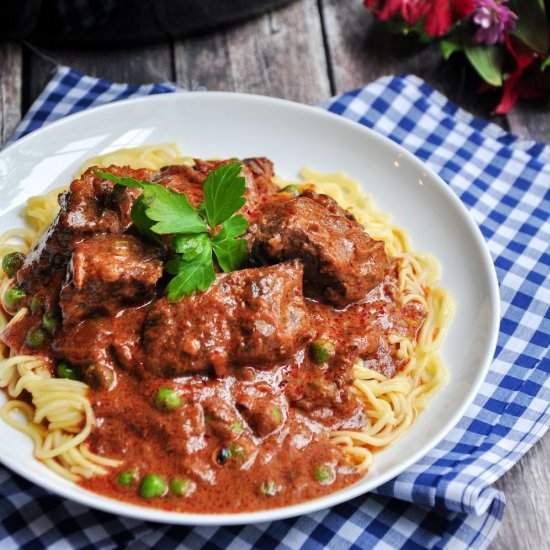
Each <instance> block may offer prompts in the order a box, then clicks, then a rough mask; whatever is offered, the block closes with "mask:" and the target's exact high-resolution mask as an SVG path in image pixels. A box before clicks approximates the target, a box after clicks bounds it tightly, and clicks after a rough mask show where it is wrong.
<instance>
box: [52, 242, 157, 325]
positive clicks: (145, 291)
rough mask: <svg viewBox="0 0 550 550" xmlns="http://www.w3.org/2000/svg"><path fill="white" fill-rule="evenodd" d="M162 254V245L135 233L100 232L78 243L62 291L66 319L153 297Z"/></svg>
mask: <svg viewBox="0 0 550 550" xmlns="http://www.w3.org/2000/svg"><path fill="white" fill-rule="evenodd" d="M159 256H160V253H159V249H158V248H156V247H153V246H149V245H146V244H144V243H142V242H141V241H140V240H139V239H137V238H136V237H132V236H131V235H112V234H102V235H101V234H100V235H94V236H93V237H88V238H86V239H84V240H82V241H81V242H79V243H78V244H76V245H75V247H74V250H73V253H72V257H71V262H70V264H69V272H68V278H67V281H66V283H65V284H64V285H63V288H62V290H61V295H60V305H61V310H62V312H63V323H64V324H65V325H71V324H76V323H78V322H80V321H81V320H83V319H85V318H87V317H90V316H93V315H114V314H116V312H117V311H118V310H119V309H120V308H121V307H123V306H124V305H128V304H133V305H135V304H139V303H144V302H147V301H149V300H151V299H152V298H153V296H154V295H155V284H156V282H157V281H158V279H159V278H160V277H161V276H162V271H163V267H162V261H161V260H160V258H159Z"/></svg>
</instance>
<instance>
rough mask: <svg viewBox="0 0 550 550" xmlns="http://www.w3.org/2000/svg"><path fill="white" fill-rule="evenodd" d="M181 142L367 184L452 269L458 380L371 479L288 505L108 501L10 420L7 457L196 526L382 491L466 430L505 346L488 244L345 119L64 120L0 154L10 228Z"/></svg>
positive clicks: (194, 101)
mask: <svg viewBox="0 0 550 550" xmlns="http://www.w3.org/2000/svg"><path fill="white" fill-rule="evenodd" d="M172 140H178V141H179V143H180V145H181V146H182V148H183V150H184V152H185V154H190V155H194V156H196V157H203V158H208V157H250V156H267V157H269V158H270V159H272V160H273V161H274V162H275V168H276V171H277V173H278V174H280V175H282V176H284V177H289V178H292V177H296V175H297V172H298V170H299V169H300V168H301V167H302V166H304V165H308V166H311V167H313V168H315V169H317V170H321V171H325V172H332V171H342V170H344V171H346V172H348V173H349V174H350V175H351V176H353V177H354V178H356V179H358V180H360V181H361V182H362V183H363V185H364V188H365V191H367V192H369V193H371V194H372V195H373V196H374V197H375V200H376V203H377V204H378V206H380V207H381V208H383V209H384V210H388V211H390V212H392V213H393V214H394V221H395V222H396V223H397V224H398V225H401V226H403V227H404V228H406V229H407V231H408V232H409V233H410V235H411V236H412V238H413V245H414V247H415V249H417V250H424V251H427V252H430V253H432V254H434V255H435V256H436V257H437V258H439V260H440V261H441V264H442V266H443V280H442V286H444V287H446V288H448V289H449V290H450V292H451V293H452V295H453V297H454V299H455V300H456V304H457V313H456V315H455V318H454V320H453V322H452V325H451V328H450V331H449V335H448V337H447V340H446V341H445V343H444V346H443V349H442V355H443V360H444V362H445V364H446V365H447V367H448V369H449V371H450V382H449V384H448V385H447V386H446V387H445V388H444V389H443V390H442V391H441V392H440V393H439V394H438V395H437V396H436V397H435V398H434V399H433V400H432V401H431V402H430V403H429V405H428V408H427V410H426V411H424V412H423V413H422V414H420V415H419V418H418V420H417V422H416V424H415V426H414V427H413V429H412V430H411V431H410V432H409V433H407V434H406V435H405V436H404V437H402V438H401V439H399V440H398V441H397V442H396V443H395V444H394V445H392V446H391V447H389V448H387V449H384V450H383V451H381V452H380V453H378V454H377V455H376V457H375V458H376V459H375V463H374V466H373V467H372V469H371V471H370V472H369V473H368V474H367V476H366V477H365V478H364V479H363V480H361V481H359V482H358V483H356V484H355V485H353V486H351V487H349V488H347V489H344V490H342V491H339V492H337V493H334V494H331V495H329V496H325V497H323V498H320V499H317V500H313V501H309V502H305V503H303V504H297V505H294V506H289V507H286V508H278V509H274V510H268V511H261V512H254V513H242V514H216V515H209V514H183V513H174V512H167V511H162V510H158V509H152V508H146V507H140V506H135V505H131V504H127V503H124V502H119V501H116V500H112V499H109V498H106V497H102V496H99V495H96V494H94V493H91V492H88V491H85V490H84V489H82V488H80V487H79V486H77V485H74V484H73V483H71V482H68V481H65V480H63V479H61V478H60V477H58V476H57V475H56V474H54V473H53V472H51V471H50V470H48V469H47V468H45V467H44V466H42V465H41V464H40V463H38V462H37V461H36V460H34V459H33V457H32V446H31V442H30V440H29V439H28V438H27V437H26V436H24V435H23V434H21V433H19V432H17V431H15V430H13V429H12V428H10V427H8V426H7V425H5V424H4V423H0V441H1V442H2V443H1V445H0V460H1V461H2V462H3V463H4V464H5V465H6V466H8V467H9V468H11V469H12V470H13V471H15V472H17V473H19V474H20V475H22V476H23V477H25V478H27V479H28V480H30V481H32V482H34V483H36V484H37V485H40V486H42V487H44V488H45V489H48V490H50V491H52V492H55V493H58V494H59V495H62V496H64V497H67V498H69V499H72V500H75V501H78V502H80V503H83V504H87V505H89V506H92V507H94V508H99V509H101V510H106V511H109V512H113V513H115V514H119V515H124V516H130V517H134V518H140V519H144V520H152V521H162V522H167V523H171V524H177V523H179V524H190V525H220V524H239V523H252V522H261V521H271V520H276V519H281V518H285V517H289V516H296V515H300V514H307V513H309V512H314V511H316V510H320V509H322V508H327V507H329V506H333V505H335V504H338V503H340V502H344V501H346V500H349V499H351V498H353V497H356V496H358V495H361V494H363V493H365V492H367V491H369V490H371V489H374V488H375V487H377V486H378V485H380V484H382V483H384V482H385V481H388V480H390V479H391V478H393V477H395V476H396V475H398V474H399V473H401V472H402V471H403V470H405V469H406V468H407V467H408V466H410V465H411V464H413V463H414V462H416V461H418V460H419V459H420V458H421V457H423V456H424V455H425V454H426V453H427V452H428V451H429V450H430V449H432V448H433V447H434V446H435V445H436V444H437V443H438V442H439V441H440V440H441V439H442V438H443V437H444V436H445V434H447V433H448V432H449V430H450V429H451V428H452V427H453V426H454V425H455V424H456V423H457V422H458V420H459V419H460V417H461V416H462V415H463V414H464V411H465V409H466V407H467V406H468V405H469V404H470V403H471V401H472V400H473V398H474V396H475V394H476V392H477V390H478V388H479V386H480V384H481V382H482V381H483V379H484V378H485V375H486V372H487V369H488V367H489V364H490V361H491V358H492V356H493V352H494V349H495V344H496V337H497V328H498V321H499V306H498V303H499V300H498V287H497V282H496V277H495V272H494V268H493V264H492V261H491V258H490V256H489V253H488V251H487V248H486V246H485V242H484V241H483V238H482V236H481V234H480V232H479V229H478V228H477V226H476V225H475V224H474V223H473V221H472V220H471V218H470V217H469V215H468V213H467V211H466V209H465V208H464V206H463V205H462V203H461V202H460V201H459V200H458V198H457V197H456V196H455V195H454V194H453V193H452V192H451V191H450V189H449V188H448V186H447V185H446V184H445V183H444V182H443V181H442V180H441V179H440V178H439V177H438V176H437V175H436V174H435V173H434V172H432V171H431V170H430V169H429V168H427V167H426V166H424V165H423V164H422V163H421V162H420V161H418V160H417V159H416V158H415V157H414V156H412V155H411V154H409V153H408V152H407V151H405V150H404V149H402V148H401V147H399V146H398V145H396V144H394V143H393V142H391V141H390V140H388V139H386V138H384V137H381V136H380V135H378V134H376V133H374V132H372V131H370V130H368V129H367V128H365V127H363V126H361V125H359V124H357V123H355V122H350V121H348V120H346V119H344V118H342V117H339V116H337V115H332V114H330V113H327V112H325V111H322V110H319V109H315V108H311V107H305V106H303V105H299V104H295V103H291V102H288V101H282V100H278V99H272V98H267V97H259V96H252V95H243V94H230V93H223V92H222V93H217V92H203V93H201V92H194V93H181V94H166V95H164V94H163V95H157V96H150V97H146V98H142V99H136V100H130V101H123V102H117V103H113V104H110V105H107V106H104V107H100V108H95V109H91V110H90V111H85V112H83V113H80V114H77V115H74V116H70V117H67V118H65V119H63V120H61V121H58V122H56V123H53V124H51V125H50V126H48V127H46V128H45V129H42V130H38V131H37V132H34V133H33V134H31V135H30V136H28V137H26V138H24V139H22V140H20V141H19V142H17V143H16V144H14V145H12V146H11V147H8V148H7V149H6V150H5V151H3V152H2V153H0V196H1V197H2V199H1V204H0V231H5V230H6V229H8V228H10V227H14V226H19V225H21V223H22V222H21V219H20V218H19V217H18V212H19V211H20V209H21V207H22V206H23V204H24V202H25V200H26V198H27V197H28V196H29V195H35V194H39V193H43V192H44V191H46V190H47V189H49V188H52V187H56V186H59V185H63V184H67V183H69V182H70V181H71V179H72V177H71V176H72V175H73V174H74V173H75V171H76V170H77V169H78V168H79V166H80V165H81V164H82V162H83V161H84V160H86V159H87V158H89V157H91V156H93V155H97V154H100V153H104V152H107V151H111V150H114V149H119V148H121V147H132V146H137V145H141V144H146V143H159V142H165V141H172ZM0 393H1V392H0ZM3 399H5V398H4V396H3V395H0V401H2V400H3ZM6 442H9V445H8V444H6Z"/></svg>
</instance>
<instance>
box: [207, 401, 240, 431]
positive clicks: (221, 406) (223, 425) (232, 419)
mask: <svg viewBox="0 0 550 550" xmlns="http://www.w3.org/2000/svg"><path fill="white" fill-rule="evenodd" d="M202 406H203V409H204V421H205V424H206V427H207V428H208V430H209V431H210V432H212V433H213V434H214V435H215V436H216V437H217V438H218V439H219V440H220V441H231V440H232V439H235V438H236V437H237V436H238V435H239V434H240V433H241V432H242V420H241V417H240V416H239V413H238V412H237V411H236V409H235V408H234V407H233V406H232V405H231V404H229V403H227V402H226V401H225V400H224V399H223V398H222V397H218V396H213V397H210V398H208V399H205V401H204V402H203V404H202ZM239 427H240V429H239Z"/></svg>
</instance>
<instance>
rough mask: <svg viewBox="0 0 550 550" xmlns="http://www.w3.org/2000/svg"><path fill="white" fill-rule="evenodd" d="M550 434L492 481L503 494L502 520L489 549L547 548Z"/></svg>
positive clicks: (549, 527) (548, 545) (549, 492)
mask: <svg viewBox="0 0 550 550" xmlns="http://www.w3.org/2000/svg"><path fill="white" fill-rule="evenodd" d="M549 461H550V437H549V436H548V435H546V437H543V438H542V440H541V441H539V442H538V443H537V444H536V445H535V446H534V447H533V448H532V449H531V450H530V451H529V453H528V454H527V455H525V456H524V457H523V458H522V459H521V460H520V462H518V464H516V465H515V466H514V467H513V468H512V469H511V470H510V471H509V472H508V473H507V474H506V475H504V476H503V477H502V478H501V479H499V480H498V481H497V483H495V487H496V488H497V489H500V490H501V491H503V493H504V494H505V496H506V511H505V513H504V521H503V522H502V525H501V527H500V529H499V531H498V533H497V536H496V537H495V539H494V541H493V544H492V545H491V549H492V550H508V549H509V548H514V549H517V550H522V549H526V550H527V549H540V550H542V549H546V548H550V541H549V537H548V533H550V512H549V510H548V495H550V473H549V469H548V462H549Z"/></svg>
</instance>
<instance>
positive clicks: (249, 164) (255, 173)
mask: <svg viewBox="0 0 550 550" xmlns="http://www.w3.org/2000/svg"><path fill="white" fill-rule="evenodd" d="M231 162H235V161H233V160H221V161H211V160H200V159H195V164H194V165H193V166H186V165H174V166H165V167H164V168H162V169H161V170H160V171H159V172H157V173H156V174H155V175H154V176H153V180H152V181H154V182H155V183H160V184H162V185H164V186H165V187H167V188H168V189H171V190H172V191H176V192H178V193H185V195H186V196H187V198H188V199H189V202H190V203H191V204H192V205H193V206H195V207H196V206H198V205H199V204H200V203H201V201H202V199H203V198H204V193H203V184H204V182H205V180H206V178H207V177H208V174H209V173H210V172H211V171H212V170H214V169H216V168H218V167H219V166H221V165H223V164H229V163H231ZM240 162H241V165H242V172H241V173H242V176H243V177H244V178H245V181H246V193H245V195H246V204H245V205H244V207H243V208H242V210H241V212H242V214H243V215H244V216H245V217H247V218H248V219H252V218H254V216H256V214H257V212H258V208H259V207H260V205H261V204H262V203H263V202H264V201H265V200H266V199H267V197H269V196H270V195H273V194H275V193H276V192H277V190H278V189H277V187H276V186H275V185H274V184H273V182H272V181H271V178H272V177H273V164H272V162H271V161H270V160H268V159H266V158H251V159H244V160H242V161H240Z"/></svg>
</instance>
